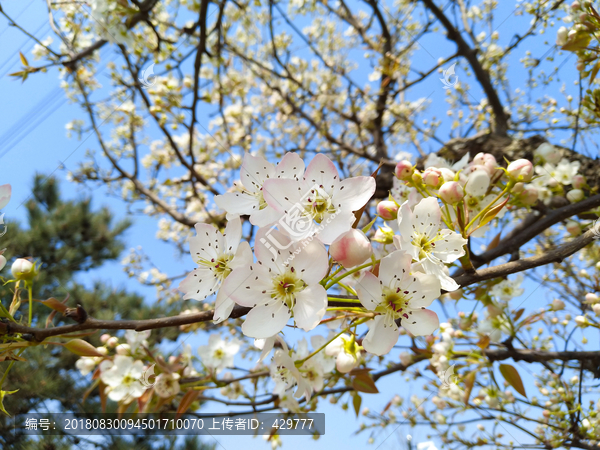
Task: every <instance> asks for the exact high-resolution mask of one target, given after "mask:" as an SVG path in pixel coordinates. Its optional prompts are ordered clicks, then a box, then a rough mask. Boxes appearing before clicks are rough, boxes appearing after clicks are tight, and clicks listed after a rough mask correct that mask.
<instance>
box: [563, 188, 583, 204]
mask: <svg viewBox="0 0 600 450" xmlns="http://www.w3.org/2000/svg"><path fill="white" fill-rule="evenodd" d="M584 198H585V194H584V192H583V191H582V190H581V189H572V190H570V191H569V192H567V200H569V201H570V202H571V203H577V202H580V201H581V200H583V199H584Z"/></svg>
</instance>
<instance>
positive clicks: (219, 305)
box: [213, 289, 235, 323]
mask: <svg viewBox="0 0 600 450" xmlns="http://www.w3.org/2000/svg"><path fill="white" fill-rule="evenodd" d="M234 306H235V302H234V301H233V299H232V298H231V297H229V296H228V295H227V293H226V292H225V291H224V290H223V289H219V292H218V293H217V301H216V302H215V314H214V316H213V322H214V323H221V322H223V321H224V320H226V319H229V316H230V315H231V311H233V307H234Z"/></svg>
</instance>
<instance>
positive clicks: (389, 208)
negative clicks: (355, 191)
mask: <svg viewBox="0 0 600 450" xmlns="http://www.w3.org/2000/svg"><path fill="white" fill-rule="evenodd" d="M377 214H379V217H381V218H382V219H383V220H394V219H396V218H397V217H398V205H397V204H396V202H392V201H389V200H384V201H382V202H379V204H378V205H377Z"/></svg>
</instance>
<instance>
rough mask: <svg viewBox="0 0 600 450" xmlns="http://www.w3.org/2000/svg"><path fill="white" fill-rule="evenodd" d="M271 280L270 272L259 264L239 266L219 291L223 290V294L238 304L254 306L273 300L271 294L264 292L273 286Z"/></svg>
mask: <svg viewBox="0 0 600 450" xmlns="http://www.w3.org/2000/svg"><path fill="white" fill-rule="evenodd" d="M270 282H271V277H270V276H269V274H268V272H267V271H266V270H265V269H264V268H263V267H261V266H259V265H257V264H253V265H251V266H248V267H239V268H237V269H234V270H233V271H232V272H231V273H230V274H229V276H228V277H227V278H225V281H224V282H223V285H222V286H221V289H220V290H219V293H221V292H222V295H224V296H225V297H227V298H231V299H232V300H233V301H234V302H236V303H237V304H238V305H241V306H247V307H253V306H254V305H257V304H259V303H264V302H265V300H267V301H270V300H271V296H270V294H269V293H268V292H263V291H266V290H267V289H270V288H272V284H271V283H270Z"/></svg>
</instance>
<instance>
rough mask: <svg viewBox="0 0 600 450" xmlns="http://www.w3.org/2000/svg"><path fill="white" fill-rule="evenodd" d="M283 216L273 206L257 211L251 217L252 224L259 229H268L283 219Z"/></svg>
mask: <svg viewBox="0 0 600 450" xmlns="http://www.w3.org/2000/svg"><path fill="white" fill-rule="evenodd" d="M282 215H283V214H282V213H280V212H279V211H277V210H276V209H275V208H273V207H272V206H268V205H267V207H266V208H263V209H260V210H258V211H255V212H253V213H252V215H251V216H250V223H251V224H252V225H254V226H257V227H266V226H268V225H271V224H272V223H274V222H277V221H278V220H279V219H281V216H282Z"/></svg>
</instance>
